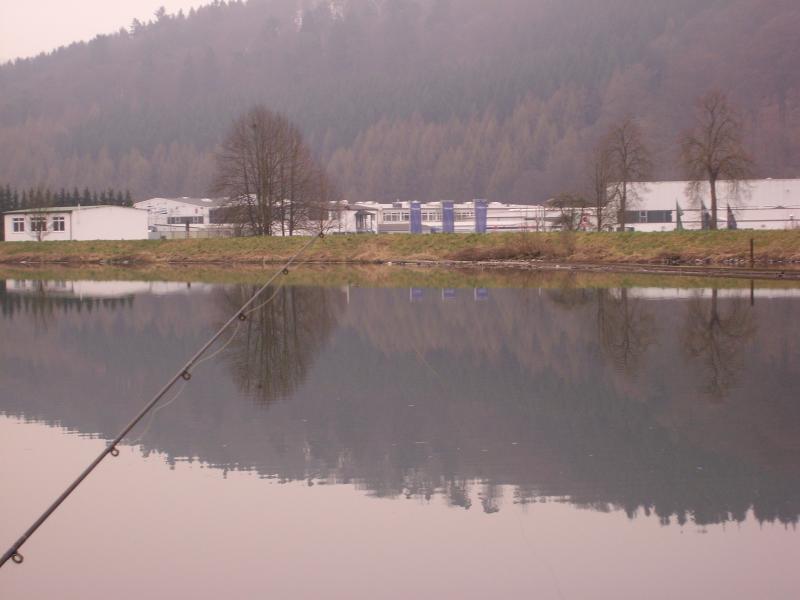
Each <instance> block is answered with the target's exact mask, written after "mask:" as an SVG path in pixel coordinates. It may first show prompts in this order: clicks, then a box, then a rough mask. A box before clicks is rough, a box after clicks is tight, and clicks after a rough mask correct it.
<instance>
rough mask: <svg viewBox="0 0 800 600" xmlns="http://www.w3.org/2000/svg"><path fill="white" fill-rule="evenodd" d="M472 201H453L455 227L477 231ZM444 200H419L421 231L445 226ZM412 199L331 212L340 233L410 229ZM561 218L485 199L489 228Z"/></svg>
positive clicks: (539, 225)
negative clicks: (421, 201)
mask: <svg viewBox="0 0 800 600" xmlns="http://www.w3.org/2000/svg"><path fill="white" fill-rule="evenodd" d="M478 202H482V201H473V202H454V203H452V206H453V231H454V232H455V233H471V232H474V231H476V207H477V203H478ZM446 203H447V201H442V202H423V203H420V209H421V218H422V226H421V230H422V233H440V232H442V231H443V230H444V205H445V204H446ZM411 204H412V203H411V202H392V203H379V202H358V203H354V204H350V203H348V202H347V201H344V202H342V203H341V204H340V205H339V211H338V213H336V212H334V211H332V212H331V223H332V224H333V225H332V229H333V231H334V232H337V233H409V232H410V231H411ZM557 218H558V213H557V211H552V210H550V209H545V208H544V207H543V206H537V205H527V204H502V203H500V202H487V203H486V231H487V232H494V231H548V230H550V229H552V227H553V224H554V223H555V222H556V220H557Z"/></svg>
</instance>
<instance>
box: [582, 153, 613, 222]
mask: <svg viewBox="0 0 800 600" xmlns="http://www.w3.org/2000/svg"><path fill="white" fill-rule="evenodd" d="M588 173H589V178H588V185H587V188H588V201H589V203H590V204H591V206H592V208H593V209H594V212H595V218H596V219H597V231H603V227H604V226H605V225H606V213H607V211H608V202H609V197H608V196H609V187H610V186H611V183H612V182H611V179H612V177H611V156H610V152H609V149H608V146H607V145H606V144H598V145H597V146H596V147H595V148H594V150H593V151H592V154H591V157H590V159H589V169H588Z"/></svg>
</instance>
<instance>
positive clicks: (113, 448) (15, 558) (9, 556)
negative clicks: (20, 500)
mask: <svg viewBox="0 0 800 600" xmlns="http://www.w3.org/2000/svg"><path fill="white" fill-rule="evenodd" d="M324 236H325V234H324V232H323V231H320V233H319V234H317V235H315V236H313V237H312V238H311V239H310V240H309V241H308V243H306V244H304V245H303V246H302V248H300V250H298V251H297V252H296V253H295V254H294V255H293V256H292V257H291V258H290V259H289V260H288V261H286V263H285V264H284V265H283V266H282V267H281V268H280V269H278V270H277V271H275V273H274V274H273V275H272V277H270V278H269V279H268V280H267V282H266V283H265V284H264V285H263V286H261V288H259V290H258V291H257V292H256V293H255V294H253V295H252V296H251V297H250V299H249V300H248V301H247V302H245V303H244V304H243V305H242V306H241V307H240V308H239V310H237V311H236V312H235V313H234V314H233V316H232V317H231V318H230V319H228V320H227V321H226V322H225V324H224V325H223V326H222V327H220V328H219V330H218V331H217V332H216V333H215V334H214V335H213V336H211V338H209V340H208V341H207V342H206V343H205V344H203V346H202V347H201V348H200V349H199V350H198V351H197V352H196V353H195V354H194V356H192V358H190V359H189V361H188V362H187V363H186V364H185V365H183V367H181V369H180V370H179V371H178V372H177V373H176V374H175V375H173V377H172V379H170V380H169V381H168V382H167V383H166V384H165V385H164V387H163V388H161V390H160V391H159V392H158V393H157V394H156V395H155V396H153V398H152V399H151V400H150V401H149V402H148V403H147V404H146V405H145V406H144V407H143V408H142V410H141V411H140V412H139V414H137V415H136V416H135V417H134V418H133V420H132V421H131V422H130V423H128V424H127V425H126V426H125V427H124V428H123V429H122V431H121V432H120V433H119V434H118V435H117V437H115V438H114V439H113V440H112V441H111V443H110V444H108V446H106V447H105V448H104V449H103V451H102V452H101V453H100V454H99V455H98V456H97V458H95V459H94V460H93V461H92V462H91V463H90V464H89V466H88V467H86V469H84V470H83V472H82V473H81V474H80V475H79V476H78V478H77V479H75V481H73V482H72V483H71V484H70V485H69V486H68V487H67V488H66V489H65V490H64V491H63V492H62V493H61V495H60V496H59V497H58V498H56V500H55V502H53V503H52V504H51V505H50V506H49V507H48V508H47V510H45V511H44V512H43V513H42V515H41V516H40V517H39V518H38V519H36V521H34V523H33V524H32V525H31V526H30V527H28V529H27V530H26V531H25V533H23V534H22V536H20V538H19V539H18V540H17V541H16V542H14V544H12V546H11V547H10V548H9V549H8V550H7V551H6V552H5V554H3V556H2V557H0V567H2V566H3V565H5V564H6V563H7V562H8V561H9V560H11V561H12V562H14V563H16V564H21V563H22V561H23V560H24V557H23V556H22V554H20V552H19V549H20V548H21V547H22V546H23V545H24V544H25V542H27V541H28V539H29V538H30V537H31V536H32V535H33V534H34V533H35V532H36V530H37V529H39V527H41V526H42V524H44V522H45V521H47V519H48V518H50V516H51V515H52V514H53V513H54V512H55V511H56V509H57V508H58V507H59V506H61V504H62V503H63V502H64V500H66V499H67V498H68V497H69V496H70V494H72V492H74V491H75V489H76V488H77V487H78V486H79V485H80V484H81V483H83V480H84V479H86V478H87V477H88V476H89V475H90V474H91V473H92V471H94V470H95V469H96V468H97V466H98V465H99V464H100V463H101V462H103V459H105V458H106V457H107V456H108V455H109V454H110V455H111V456H115V457H116V456H119V449H118V448H117V445H118V444H119V443H120V442H121V441H122V440H123V439H124V438H125V436H127V435H128V434H129V433H130V432H131V430H132V429H133V428H134V427H136V425H138V424H139V422H140V421H141V420H142V419H143V418H144V417H145V416H146V415H147V414H148V413H150V411H151V410H153V409H154V408H155V407H156V405H157V404H158V403H159V402H160V401H161V399H162V398H163V397H164V396H165V395H166V394H167V393H169V391H170V390H171V389H172V387H173V386H174V385H175V384H176V383H177V382H178V381H179V380H181V379H183V381H184V383H188V382H189V381H190V380H191V379H192V369H193V368H194V367H196V366H198V365H200V364H201V363H202V362H204V361H203V360H201V359H202V358H203V356H204V355H205V353H206V352H207V351H208V349H209V348H211V346H213V345H214V344H215V343H216V341H217V340H218V339H219V338H220V337H222V334H224V333H225V332H226V331H227V330H228V328H229V327H230V326H231V325H233V324H234V323H236V322H237V321H239V322H240V323H241V322H243V321H246V320H247V319H248V316H247V315H248V312H247V311H248V310H249V309H250V307H251V305H253V304H254V303H255V302H256V300H258V298H259V297H260V296H261V295H262V294H263V293H264V292H265V291H266V290H267V289H268V288H269V287H270V286H271V285H272V284H273V283H274V282H275V280H276V279H278V277H280V276H281V275H288V274H289V267H291V266H293V265H294V264H295V262H296V261H297V259H298V258H300V256H301V255H302V254H303V253H305V251H306V250H308V249H309V248H310V247H311V246H313V245H314V243H316V242H317V240H319V239H321V238H323V237H324ZM181 391H182V390H181ZM179 394H180V392H179ZM176 398H177V396H176V397H175V398H173V399H172V400H171V401H170V402H169V404H171V403H172V402H174V401H175V399H176Z"/></svg>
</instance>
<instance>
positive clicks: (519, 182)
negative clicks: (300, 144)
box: [0, 0, 800, 202]
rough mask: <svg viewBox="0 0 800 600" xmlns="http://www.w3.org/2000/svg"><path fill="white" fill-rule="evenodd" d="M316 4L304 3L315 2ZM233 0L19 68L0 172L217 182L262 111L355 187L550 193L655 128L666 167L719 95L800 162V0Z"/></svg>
mask: <svg viewBox="0 0 800 600" xmlns="http://www.w3.org/2000/svg"><path fill="white" fill-rule="evenodd" d="M300 4H305V9H303V10H299V9H298V6H299V5H300ZM311 4H312V2H305V3H300V2H299V1H298V0H250V1H249V2H246V3H245V2H228V3H225V2H216V3H214V4H212V5H210V6H207V7H204V8H201V9H198V10H196V11H192V12H191V13H189V14H186V15H184V14H179V15H166V14H163V13H162V14H159V15H158V16H157V17H154V19H153V21H152V22H150V23H146V24H142V23H138V22H134V23H132V24H125V25H127V27H126V28H125V29H121V30H120V32H119V33H118V34H115V35H112V36H102V37H99V38H96V39H95V40H93V41H91V42H89V43H78V44H74V45H72V46H70V47H68V48H63V49H60V50H58V51H56V52H54V53H51V54H49V55H46V56H45V55H43V56H39V57H37V58H34V59H28V60H20V61H16V62H15V63H9V64H6V65H4V66H2V67H0V182H7V183H9V184H11V185H12V186H35V185H42V186H50V187H53V188H61V187H65V188H67V189H71V188H73V187H75V186H77V187H79V188H81V189H82V188H84V187H90V188H99V189H105V188H108V187H113V188H117V189H131V190H132V191H133V193H134V196H135V197H143V196H147V195H156V194H159V195H196V194H204V193H207V192H208V187H209V184H210V181H211V178H212V175H213V167H214V160H213V156H214V151H215V148H216V147H217V145H218V144H219V143H220V142H221V140H222V138H223V136H224V134H225V132H226V129H227V127H228V126H229V124H230V123H231V121H232V120H233V118H235V117H236V116H237V115H239V114H240V113H241V112H243V111H244V110H246V109H247V108H248V107H250V106H251V105H252V104H254V103H257V102H262V103H264V104H265V105H267V106H268V107H270V108H272V109H275V110H281V111H284V112H286V113H287V115H288V116H289V117H290V118H291V119H293V120H295V121H296V122H297V123H298V124H299V126H300V127H301V128H302V130H303V132H304V133H305V135H306V136H307V138H308V140H309V141H310V143H311V146H312V147H313V148H314V150H315V152H316V153H317V154H318V156H319V158H320V159H321V160H322V161H323V163H324V164H326V165H327V166H328V169H329V171H330V173H331V175H333V176H334V177H335V178H336V179H337V180H338V182H339V184H340V186H341V188H342V190H343V191H344V193H345V196H346V197H348V198H350V199H353V200H364V199H376V200H387V199H394V198H404V199H408V198H412V197H415V198H419V199H423V200H430V199H438V198H452V199H455V200H462V199H469V198H473V197H488V198H491V199H493V200H500V201H521V202H534V201H541V200H543V199H545V198H547V197H549V196H550V195H553V194H555V193H557V192H559V191H562V190H567V189H576V188H579V187H580V186H581V185H582V183H583V179H584V172H583V171H584V165H583V162H584V159H585V155H586V154H587V152H588V151H589V149H590V148H591V146H592V145H593V144H594V143H595V141H596V139H597V138H598V137H599V136H600V135H601V134H602V133H603V132H604V130H605V128H606V127H607V126H608V124H609V123H611V122H612V121H614V120H615V119H618V118H620V117H622V116H624V115H633V116H636V117H638V118H639V119H640V120H641V123H642V125H643V127H644V130H645V132H646V135H647V139H648V141H649V143H650V145H651V148H652V150H653V153H654V158H655V160H654V162H655V164H656V170H657V173H656V175H657V176H658V177H663V178H667V177H676V176H679V175H680V172H679V171H678V170H677V166H676V164H677V161H676V154H677V150H676V140H677V136H678V133H679V132H680V130H681V129H683V128H684V127H686V125H687V124H688V122H689V119H690V118H691V110H692V103H693V101H694V99H695V98H696V97H697V96H699V95H700V94H702V93H704V92H706V91H707V90H708V89H709V88H712V87H716V88H719V89H722V90H723V91H725V92H727V93H729V94H730V96H731V99H732V100H733V101H734V103H736V104H738V105H739V106H740V107H741V109H742V110H743V113H744V120H745V122H746V124H747V132H746V138H747V140H748V143H749V145H750V149H751V152H752V154H753V156H754V158H755V160H756V163H757V174H758V175H760V176H765V177H796V176H800V70H798V69H797V65H799V64H800V35H798V31H800V3H798V2H797V0H492V1H491V2H489V1H488V0H332V1H330V2H324V3H318V4H317V5H316V6H309V5H311Z"/></svg>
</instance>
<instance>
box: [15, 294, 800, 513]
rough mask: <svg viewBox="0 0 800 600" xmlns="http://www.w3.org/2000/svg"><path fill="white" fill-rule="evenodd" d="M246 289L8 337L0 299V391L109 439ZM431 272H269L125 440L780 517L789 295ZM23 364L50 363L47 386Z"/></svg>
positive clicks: (785, 484) (43, 416)
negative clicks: (267, 284)
mask: <svg viewBox="0 0 800 600" xmlns="http://www.w3.org/2000/svg"><path fill="white" fill-rule="evenodd" d="M417 290H418V291H417ZM252 291H253V288H252V286H226V287H218V288H214V289H213V290H211V291H210V292H209V293H205V294H203V293H200V292H197V293H191V294H188V295H182V296H179V295H176V294H173V295H169V294H165V295H161V296H153V295H152V294H142V295H136V296H135V302H127V301H126V303H125V304H124V306H125V310H124V311H120V310H119V307H118V308H117V309H116V314H115V316H114V318H109V317H108V316H102V315H97V314H92V315H86V314H82V315H73V316H69V317H68V318H60V319H57V320H55V322H53V323H52V324H51V326H50V327H49V328H48V330H47V331H43V332H40V333H38V334H36V335H34V336H29V337H27V338H26V336H25V335H24V332H29V331H30V327H29V324H30V319H31V318H32V315H31V314H29V313H26V312H25V311H22V312H13V313H11V312H9V311H5V310H4V311H3V315H4V317H3V318H4V320H3V327H4V328H5V329H6V330H7V331H8V333H9V334H10V336H11V337H10V338H9V339H15V340H20V342H19V343H18V344H15V345H14V346H13V347H9V346H8V345H5V344H4V345H3V346H2V347H1V348H0V353H1V354H2V356H1V357H0V358H2V360H1V361H0V379H2V380H3V381H6V382H10V383H11V384H12V386H13V387H14V390H15V393H14V394H9V393H8V392H3V393H0V410H2V411H4V412H6V413H8V414H12V415H22V416H25V417H26V418H29V419H37V420H43V421H45V422H49V423H54V424H55V423H58V424H62V425H64V426H66V427H68V428H71V429H74V430H76V431H79V432H81V433H85V434H99V435H103V436H106V437H109V436H111V435H113V433H115V431H116V429H117V428H118V425H119V424H120V423H123V422H124V421H126V420H127V418H128V417H129V416H130V412H131V406H133V405H135V404H134V399H135V398H137V397H139V396H140V395H141V394H143V393H144V391H146V390H147V389H149V388H148V387H147V386H148V385H150V386H153V385H155V384H156V383H157V382H158V381H159V380H160V378H161V375H162V373H164V372H167V371H169V368H170V367H173V366H174V365H176V364H179V363H180V362H181V360H182V359H184V358H185V357H186V355H187V354H188V353H189V350H190V349H191V348H192V347H194V346H195V345H196V344H197V342H198V341H199V340H201V339H202V338H203V336H204V335H206V333H207V331H209V330H211V329H212V328H213V327H212V326H213V324H214V323H218V322H220V321H221V319H223V318H224V316H225V315H227V314H229V313H230V312H232V308H231V307H235V306H238V305H239V304H240V303H241V301H242V300H243V299H244V298H246V297H248V296H249V294H250V293H252ZM453 291H454V292H455V293H449V292H448V293H445V292H444V291H442V290H441V289H440V288H439V289H432V290H428V289H422V288H417V289H416V290H415V288H412V289H411V291H409V290H408V289H365V288H349V289H347V290H343V289H341V288H338V287H291V286H290V287H282V288H276V289H275V290H273V292H274V293H275V297H274V299H273V301H272V302H271V303H269V304H267V305H265V306H262V307H260V308H259V309H258V310H257V311H256V312H255V313H253V315H252V316H251V317H252V318H250V319H249V320H248V321H247V322H246V323H243V324H242V325H241V329H240V331H239V332H238V334H237V337H236V338H235V339H234V340H233V341H232V342H231V344H230V346H229V347H228V348H226V350H225V351H224V352H223V353H221V354H220V355H219V357H218V358H217V359H216V360H215V361H214V362H211V363H208V367H207V368H205V367H204V369H203V370H201V371H200V372H198V374H197V376H196V377H195V378H194V379H193V380H192V381H193V383H192V385H193V386H195V387H192V388H191V393H190V394H189V397H188V398H184V399H182V400H181V401H180V402H176V403H175V404H174V405H173V406H170V407H169V409H168V410H165V411H163V413H162V414H160V415H159V418H158V419H157V420H156V421H155V423H154V424H153V426H152V429H151V431H150V432H148V435H147V436H146V437H145V438H144V439H143V440H142V442H141V443H142V446H143V449H144V451H146V452H149V451H154V450H155V451H160V452H163V453H164V454H165V455H166V456H167V457H168V459H169V460H171V461H177V460H199V461H201V462H203V463H205V464H207V465H209V466H212V467H216V468H220V469H226V470H230V469H244V470H253V471H256V472H258V473H259V474H261V475H262V476H264V477H271V478H272V477H274V478H278V479H280V480H283V481H291V480H300V481H303V480H306V481H310V482H319V481H325V482H329V483H350V484H354V485H356V486H358V487H359V488H360V489H363V490H365V491H367V492H368V493H370V494H373V495H376V496H381V497H397V498H404V497H410V498H422V499H425V498H430V497H432V496H434V495H443V496H445V497H446V499H447V501H448V503H449V504H450V505H452V506H454V507H461V508H465V509H474V508H475V507H476V506H479V508H480V510H483V511H485V512H487V513H493V512H496V511H498V510H502V509H503V507H504V505H507V504H509V503H512V502H513V503H518V504H527V503H532V502H539V501H541V500H544V499H551V498H558V499H563V500H565V501H569V502H571V503H574V504H576V505H580V506H585V507H589V508H593V509H596V510H610V509H622V510H625V511H627V512H628V514H630V515H631V516H634V515H636V514H655V515H657V516H658V517H659V518H660V519H661V520H662V521H663V522H664V523H668V522H678V523H684V522H687V521H690V520H691V521H695V522H697V523H699V524H705V523H717V522H725V521H730V520H733V521H736V520H743V519H744V518H745V517H746V515H747V514H748V511H754V514H755V515H756V517H757V518H758V519H760V520H762V521H780V522H785V523H796V522H797V519H798V514H800V477H798V475H800V473H799V472H798V471H800V446H798V444H797V442H796V440H797V439H799V438H798V433H800V406H799V405H798V402H797V400H796V391H795V390H796V385H795V382H796V381H798V376H799V375H800V372H798V371H800V361H798V360H797V358H798V348H799V346H800V335H798V333H800V332H798V325H797V324H796V320H795V319H794V318H793V315H794V314H795V313H796V310H797V303H798V302H799V301H800V297H798V296H797V295H793V294H791V293H786V294H781V293H779V292H775V293H772V292H768V291H765V292H764V293H763V294H762V295H761V296H759V298H758V301H757V302H756V303H755V306H750V305H749V303H748V295H749V290H742V292H739V291H737V290H730V291H728V290H716V289H707V290H694V291H692V290H689V291H686V290H663V289H658V288H623V289H602V288H581V287H577V286H573V285H570V281H569V279H565V281H564V285H563V286H560V287H557V288H556V289H492V290H491V293H485V291H480V292H479V291H478V289H470V290H469V291H466V290H465V291H463V292H462V290H453ZM759 293H760V292H759ZM10 295H11V294H9V293H8V292H7V291H6V292H5V293H4V294H2V297H3V300H2V303H3V306H5V305H6V303H7V302H8V297H9V296H10ZM62 300H63V299H60V298H55V297H53V298H51V299H50V300H49V302H52V303H56V304H57V303H59V302H61V301H62ZM426 300H429V301H426ZM109 339H116V340H124V344H123V343H121V344H120V346H119V347H116V346H113V345H111V347H109V341H108V340H109ZM48 347H53V348H57V350H58V351H57V352H55V351H47V350H46V348H48ZM93 348H101V349H105V351H103V352H101V351H97V353H96V354H92V352H93V350H92V349H93ZM745 352H746V355H745ZM65 353H66V354H67V355H72V356H77V357H80V360H78V361H66V360H61V359H60V358H59V357H61V356H63V355H64V354H65ZM93 362H96V363H97V364H99V365H102V369H100V370H99V371H98V370H97V369H95V371H97V372H101V375H99V376H98V375H96V374H95V376H94V377H92V378H90V379H87V378H86V377H85V374H86V372H88V371H89V370H90V366H91V364H92V363H93ZM131 365H137V370H131V369H130V366H131ZM42 369H53V370H58V372H59V373H60V378H59V381H58V388H59V389H58V391H59V393H58V394H55V393H53V390H54V388H52V387H51V388H48V387H46V385H47V384H46V383H42V382H37V381H36V377H35V374H36V373H41V372H42ZM765 374H768V376H766V375H765ZM6 389H8V388H6ZM48 390H49V393H44V392H45V391H48ZM508 486H511V487H512V488H513V490H514V491H513V494H508V493H506V495H505V497H504V496H503V490H504V489H505V488H507V487H508Z"/></svg>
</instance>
